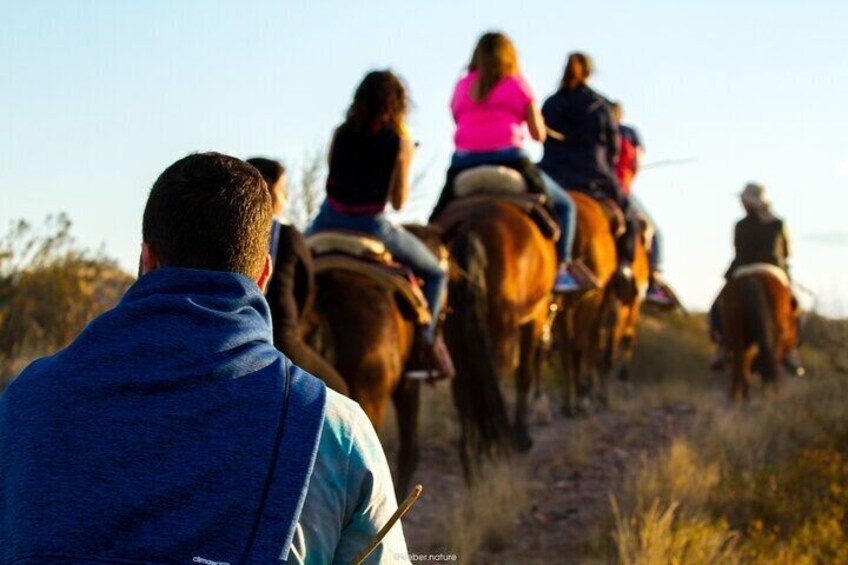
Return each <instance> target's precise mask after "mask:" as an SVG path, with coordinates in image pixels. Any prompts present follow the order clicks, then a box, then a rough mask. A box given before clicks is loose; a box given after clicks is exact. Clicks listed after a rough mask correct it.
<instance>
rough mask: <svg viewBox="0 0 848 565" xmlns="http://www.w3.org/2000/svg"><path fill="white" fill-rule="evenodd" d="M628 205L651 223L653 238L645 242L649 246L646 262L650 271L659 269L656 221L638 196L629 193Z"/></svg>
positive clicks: (658, 230) (658, 232) (660, 258)
mask: <svg viewBox="0 0 848 565" xmlns="http://www.w3.org/2000/svg"><path fill="white" fill-rule="evenodd" d="M630 207H631V208H633V211H634V212H636V213H637V214H638V215H640V216H642V217H643V218H644V219H645V221H646V222H648V223H649V224H651V228H653V230H652V231H653V234H654V236H653V238H652V240H651V241H649V242H647V243H649V244H650V246H651V251H650V253H648V262H649V263H650V264H651V270H652V271H659V270H661V268H662V260H663V256H662V236H661V234H660V229H659V228H658V227H657V223H656V222H655V221H654V219H653V218H652V217H651V215H650V214H648V212H647V210H646V209H645V206H643V205H642V202H640V201H639V199H638V198H636V197H635V196H633V195H631V196H630Z"/></svg>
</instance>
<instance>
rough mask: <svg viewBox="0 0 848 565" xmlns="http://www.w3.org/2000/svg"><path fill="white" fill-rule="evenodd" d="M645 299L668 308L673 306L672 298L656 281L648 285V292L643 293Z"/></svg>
mask: <svg viewBox="0 0 848 565" xmlns="http://www.w3.org/2000/svg"><path fill="white" fill-rule="evenodd" d="M645 300H646V301H648V302H650V303H651V304H655V305H657V306H662V307H664V308H669V307H671V306H674V298H672V296H671V295H670V294H669V293H668V292H666V290H665V289H664V288H663V287H662V286H659V285H657V284H656V283H654V284H652V285H651V286H649V287H648V292H647V294H645Z"/></svg>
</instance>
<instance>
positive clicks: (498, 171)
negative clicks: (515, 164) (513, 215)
mask: <svg viewBox="0 0 848 565" xmlns="http://www.w3.org/2000/svg"><path fill="white" fill-rule="evenodd" d="M453 192H454V195H455V196H456V199H455V200H454V201H453V202H451V203H450V204H449V205H448V206H447V208H445V210H444V211H443V212H442V213H441V214H439V217H438V218H437V219H436V220H435V222H436V223H437V224H438V225H439V226H440V227H441V228H442V230H443V231H444V232H445V233H449V232H451V231H452V230H453V229H454V228H456V226H457V225H458V224H459V223H460V222H462V221H463V219H464V218H465V216H466V213H467V212H468V210H470V209H473V208H475V207H478V206H479V205H481V204H485V203H488V202H508V203H509V204H512V205H514V206H517V207H518V208H519V209H520V210H521V211H522V212H524V213H525V214H527V216H528V217H529V218H530V219H531V220H532V221H533V223H535V224H536V226H537V227H538V228H539V230H540V231H541V232H542V235H544V236H545V237H546V238H548V239H550V240H552V241H556V240H558V239H559V237H560V228H559V224H558V223H557V222H556V220H555V219H554V218H553V217H551V214H550V212H548V210H547V208H545V205H544V204H545V196H544V195H543V194H532V193H528V192H527V183H526V182H525V181H524V177H522V176H521V174H520V173H519V172H518V171H516V170H515V169H510V168H509V167H503V166H499V165H481V166H479V167H474V168H471V169H468V170H465V171H463V172H461V173H459V175H457V177H456V180H455V181H454V188H453Z"/></svg>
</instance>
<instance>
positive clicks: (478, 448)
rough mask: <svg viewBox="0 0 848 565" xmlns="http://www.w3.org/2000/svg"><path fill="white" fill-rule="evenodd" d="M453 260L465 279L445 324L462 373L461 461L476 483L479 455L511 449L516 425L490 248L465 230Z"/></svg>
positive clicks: (454, 287) (456, 384) (457, 283)
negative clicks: (501, 377) (496, 318)
mask: <svg viewBox="0 0 848 565" xmlns="http://www.w3.org/2000/svg"><path fill="white" fill-rule="evenodd" d="M451 255H452V257H453V258H454V260H455V261H456V262H457V266H458V267H459V270H460V275H459V276H458V277H452V278H453V280H452V282H451V287H450V291H449V296H450V300H451V309H452V313H451V315H450V316H448V319H447V322H446V324H445V337H446V339H447V341H448V344H449V346H450V350H451V352H452V353H453V356H454V362H455V363H456V369H457V372H456V378H454V380H453V393H454V395H453V396H454V403H455V404H456V408H457V411H458V412H459V419H460V426H461V437H460V459H461V461H462V465H463V471H464V472H465V475H466V478H467V479H470V478H471V476H472V475H473V473H474V471H475V470H476V459H477V456H478V455H481V454H485V455H490V454H493V453H495V452H498V451H501V450H503V449H504V448H506V447H507V446H508V439H509V438H510V423H509V419H508V417H507V412H506V407H505V405H504V400H503V397H502V396H501V391H500V386H499V383H498V371H497V366H496V364H495V363H496V362H495V359H496V357H497V354H496V352H495V349H494V347H493V344H492V339H491V336H490V333H489V321H488V316H487V313H488V300H487V294H488V293H487V287H486V263H487V259H486V248H485V247H484V246H483V242H482V240H481V239H480V236H478V235H477V234H476V233H474V232H471V231H464V232H463V233H461V234H459V235H458V236H457V237H456V239H454V241H453V243H452V245H451Z"/></svg>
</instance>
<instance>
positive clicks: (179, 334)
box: [0, 268, 326, 565]
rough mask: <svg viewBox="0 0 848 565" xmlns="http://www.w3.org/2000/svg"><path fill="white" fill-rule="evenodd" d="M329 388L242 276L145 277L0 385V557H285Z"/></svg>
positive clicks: (228, 560) (173, 273) (145, 560)
mask: <svg viewBox="0 0 848 565" xmlns="http://www.w3.org/2000/svg"><path fill="white" fill-rule="evenodd" d="M325 399H326V390H325V388H324V385H323V383H322V382H321V381H319V380H317V379H315V378H314V377H311V376H310V375H308V374H306V373H304V372H302V371H300V370H299V369H297V368H296V367H293V366H292V365H291V364H290V363H289V361H288V359H287V358H286V357H285V356H283V354H282V353H280V352H279V351H277V350H276V349H275V348H274V345H273V343H272V339H271V323H270V316H269V312H268V304H267V302H266V301H265V298H264V297H263V296H262V293H261V292H260V291H259V288H258V287H257V286H256V284H255V283H254V282H253V281H251V280H250V279H248V278H247V277H243V276H241V275H235V274H232V273H221V272H211V271H197V270H189V269H172V268H168V269H159V270H156V271H153V272H152V273H149V274H147V275H145V276H143V277H141V278H140V279H139V280H138V281H137V282H136V283H135V284H134V285H133V286H132V287H131V288H130V289H129V291H127V293H126V295H125V296H124V298H123V299H122V300H121V302H120V304H119V305H118V306H117V307H116V308H114V309H113V310H111V311H109V312H106V313H105V314H103V315H102V316H100V317H98V318H97V319H95V320H94V321H93V322H91V323H90V324H89V325H88V327H86V329H85V330H84V331H83V332H82V333H81V334H80V336H79V337H78V338H77V339H76V340H75V341H74V342H73V343H72V344H71V345H69V346H68V347H67V348H65V349H64V350H62V351H60V352H59V353H57V354H56V355H53V356H51V357H46V358H43V359H40V360H38V361H36V362H34V363H33V364H31V365H30V366H29V367H28V368H27V369H26V370H25V371H24V372H23V373H22V374H21V375H20V376H19V377H18V378H17V379H16V380H15V381H14V382H13V383H12V384H11V385H9V387H8V388H7V390H6V391H5V393H4V394H3V397H2V399H0V553H1V554H2V563H3V564H5V565H9V564H11V563H15V564H16V565H18V564H20V565H36V564H48V563H74V564H83V565H88V564H92V565H93V564H95V563H96V564H100V565H102V564H104V563H109V564H116V563H118V564H121V563H122V564H165V563H185V564H193V563H217V564H221V565H223V564H230V565H235V564H237V563H239V564H257V565H268V564H269V563H275V562H277V561H278V560H279V559H280V557H281V556H285V555H286V554H287V552H288V549H289V546H290V543H291V537H292V535H293V533H294V528H295V525H296V523H297V520H298V517H299V514H300V510H301V508H302V505H303V501H304V498H305V494H306V489H307V486H308V480H309V477H310V475H311V472H312V467H313V464H314V460H315V454H316V451H317V446H318V440H319V435H320V431H321V429H322V423H323V418H324V405H325Z"/></svg>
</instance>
